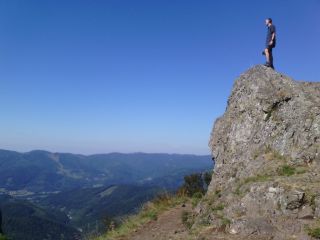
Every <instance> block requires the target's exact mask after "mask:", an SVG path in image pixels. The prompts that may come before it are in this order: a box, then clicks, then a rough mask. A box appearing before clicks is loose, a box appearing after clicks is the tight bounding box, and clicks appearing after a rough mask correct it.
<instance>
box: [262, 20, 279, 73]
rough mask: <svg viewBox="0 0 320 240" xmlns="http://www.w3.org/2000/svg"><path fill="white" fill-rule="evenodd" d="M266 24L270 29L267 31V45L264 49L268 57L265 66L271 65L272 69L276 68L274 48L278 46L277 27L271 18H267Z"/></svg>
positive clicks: (264, 53)
mask: <svg viewBox="0 0 320 240" xmlns="http://www.w3.org/2000/svg"><path fill="white" fill-rule="evenodd" d="M266 25H267V27H268V31H267V39H266V46H265V49H264V51H263V55H266V59H267V62H266V64H265V66H267V67H271V68H272V69H274V66H273V56H272V48H274V47H275V46H276V27H275V26H274V25H273V24H272V19H271V18H267V19H266Z"/></svg>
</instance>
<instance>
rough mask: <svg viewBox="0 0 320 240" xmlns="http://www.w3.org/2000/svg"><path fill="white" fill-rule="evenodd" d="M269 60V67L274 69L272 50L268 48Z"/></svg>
mask: <svg viewBox="0 0 320 240" xmlns="http://www.w3.org/2000/svg"><path fill="white" fill-rule="evenodd" d="M269 60H270V67H271V68H273V69H274V66H273V54H272V48H269Z"/></svg>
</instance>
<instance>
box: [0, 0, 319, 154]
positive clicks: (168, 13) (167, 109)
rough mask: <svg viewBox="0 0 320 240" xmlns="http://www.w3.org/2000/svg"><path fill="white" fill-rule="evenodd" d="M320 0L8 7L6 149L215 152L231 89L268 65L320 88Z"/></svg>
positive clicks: (3, 96)
mask: <svg viewBox="0 0 320 240" xmlns="http://www.w3.org/2000/svg"><path fill="white" fill-rule="evenodd" d="M319 12H320V1H319V0H307V1H301V0H280V1H279V0H277V1H276V0H271V1H260V0H246V1H238V0H224V1H222V0H220V1H213V0H211V1H209V0H208V1H206V0H203V1H196V0H192V1H191V0H161V1H160V0H154V1H150V0H134V1H133V0H105V1H103V0H94V1H93V0H92V1H89V0H87V1H84V0H55V1H53V0H51V1H49V0H43V1H39V0H28V1H24V0H20V1H18V0H0V107H1V122H0V123H1V124H0V148H5V149H12V150H18V151H29V150H32V149H46V150H49V151H59V152H75V153H84V154H91V153H102V152H113V151H117V152H138V151H143V152H169V153H194V154H209V153H210V152H209V148H208V146H207V145H208V139H209V135H210V131H211V128H212V125H213V121H214V120H215V118H216V117H218V116H219V115H221V114H222V113H223V112H224V110H225V107H226V101H227V98H228V96H229V94H230V91H231V88H232V84H233V82H234V80H235V78H236V77H237V76H239V75H240V74H241V73H242V72H244V71H245V70H246V69H248V68H249V67H251V66H253V65H255V64H259V63H263V62H264V59H263V56H262V55H261V51H262V49H263V46H264V41H265V34H266V27H265V25H264V19H265V18H266V17H272V18H273V19H274V24H275V25H276V27H277V31H278V42H277V48H276V49H275V51H274V58H275V67H276V69H277V70H278V71H280V72H283V73H285V74H287V75H289V76H291V77H293V78H294V79H297V80H308V81H319V80H320V69H319V56H318V55H319V53H320V45H319V43H320V27H319V24H320V14H319Z"/></svg>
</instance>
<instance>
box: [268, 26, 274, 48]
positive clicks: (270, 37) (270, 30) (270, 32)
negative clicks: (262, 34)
mask: <svg viewBox="0 0 320 240" xmlns="http://www.w3.org/2000/svg"><path fill="white" fill-rule="evenodd" d="M273 33H276V26H274V25H273V24H271V25H270V26H268V29H267V39H266V48H268V47H272V48H274V47H275V46H276V36H274V39H273V43H272V45H271V46H270V45H269V43H270V41H271V39H272V34H273Z"/></svg>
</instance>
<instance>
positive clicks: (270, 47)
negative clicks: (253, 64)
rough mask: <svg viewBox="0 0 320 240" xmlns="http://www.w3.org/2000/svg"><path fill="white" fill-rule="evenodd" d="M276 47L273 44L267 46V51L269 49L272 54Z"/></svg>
mask: <svg viewBox="0 0 320 240" xmlns="http://www.w3.org/2000/svg"><path fill="white" fill-rule="evenodd" d="M274 47H275V46H274V45H273V44H272V45H266V48H265V49H268V51H269V52H272V48H274Z"/></svg>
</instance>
